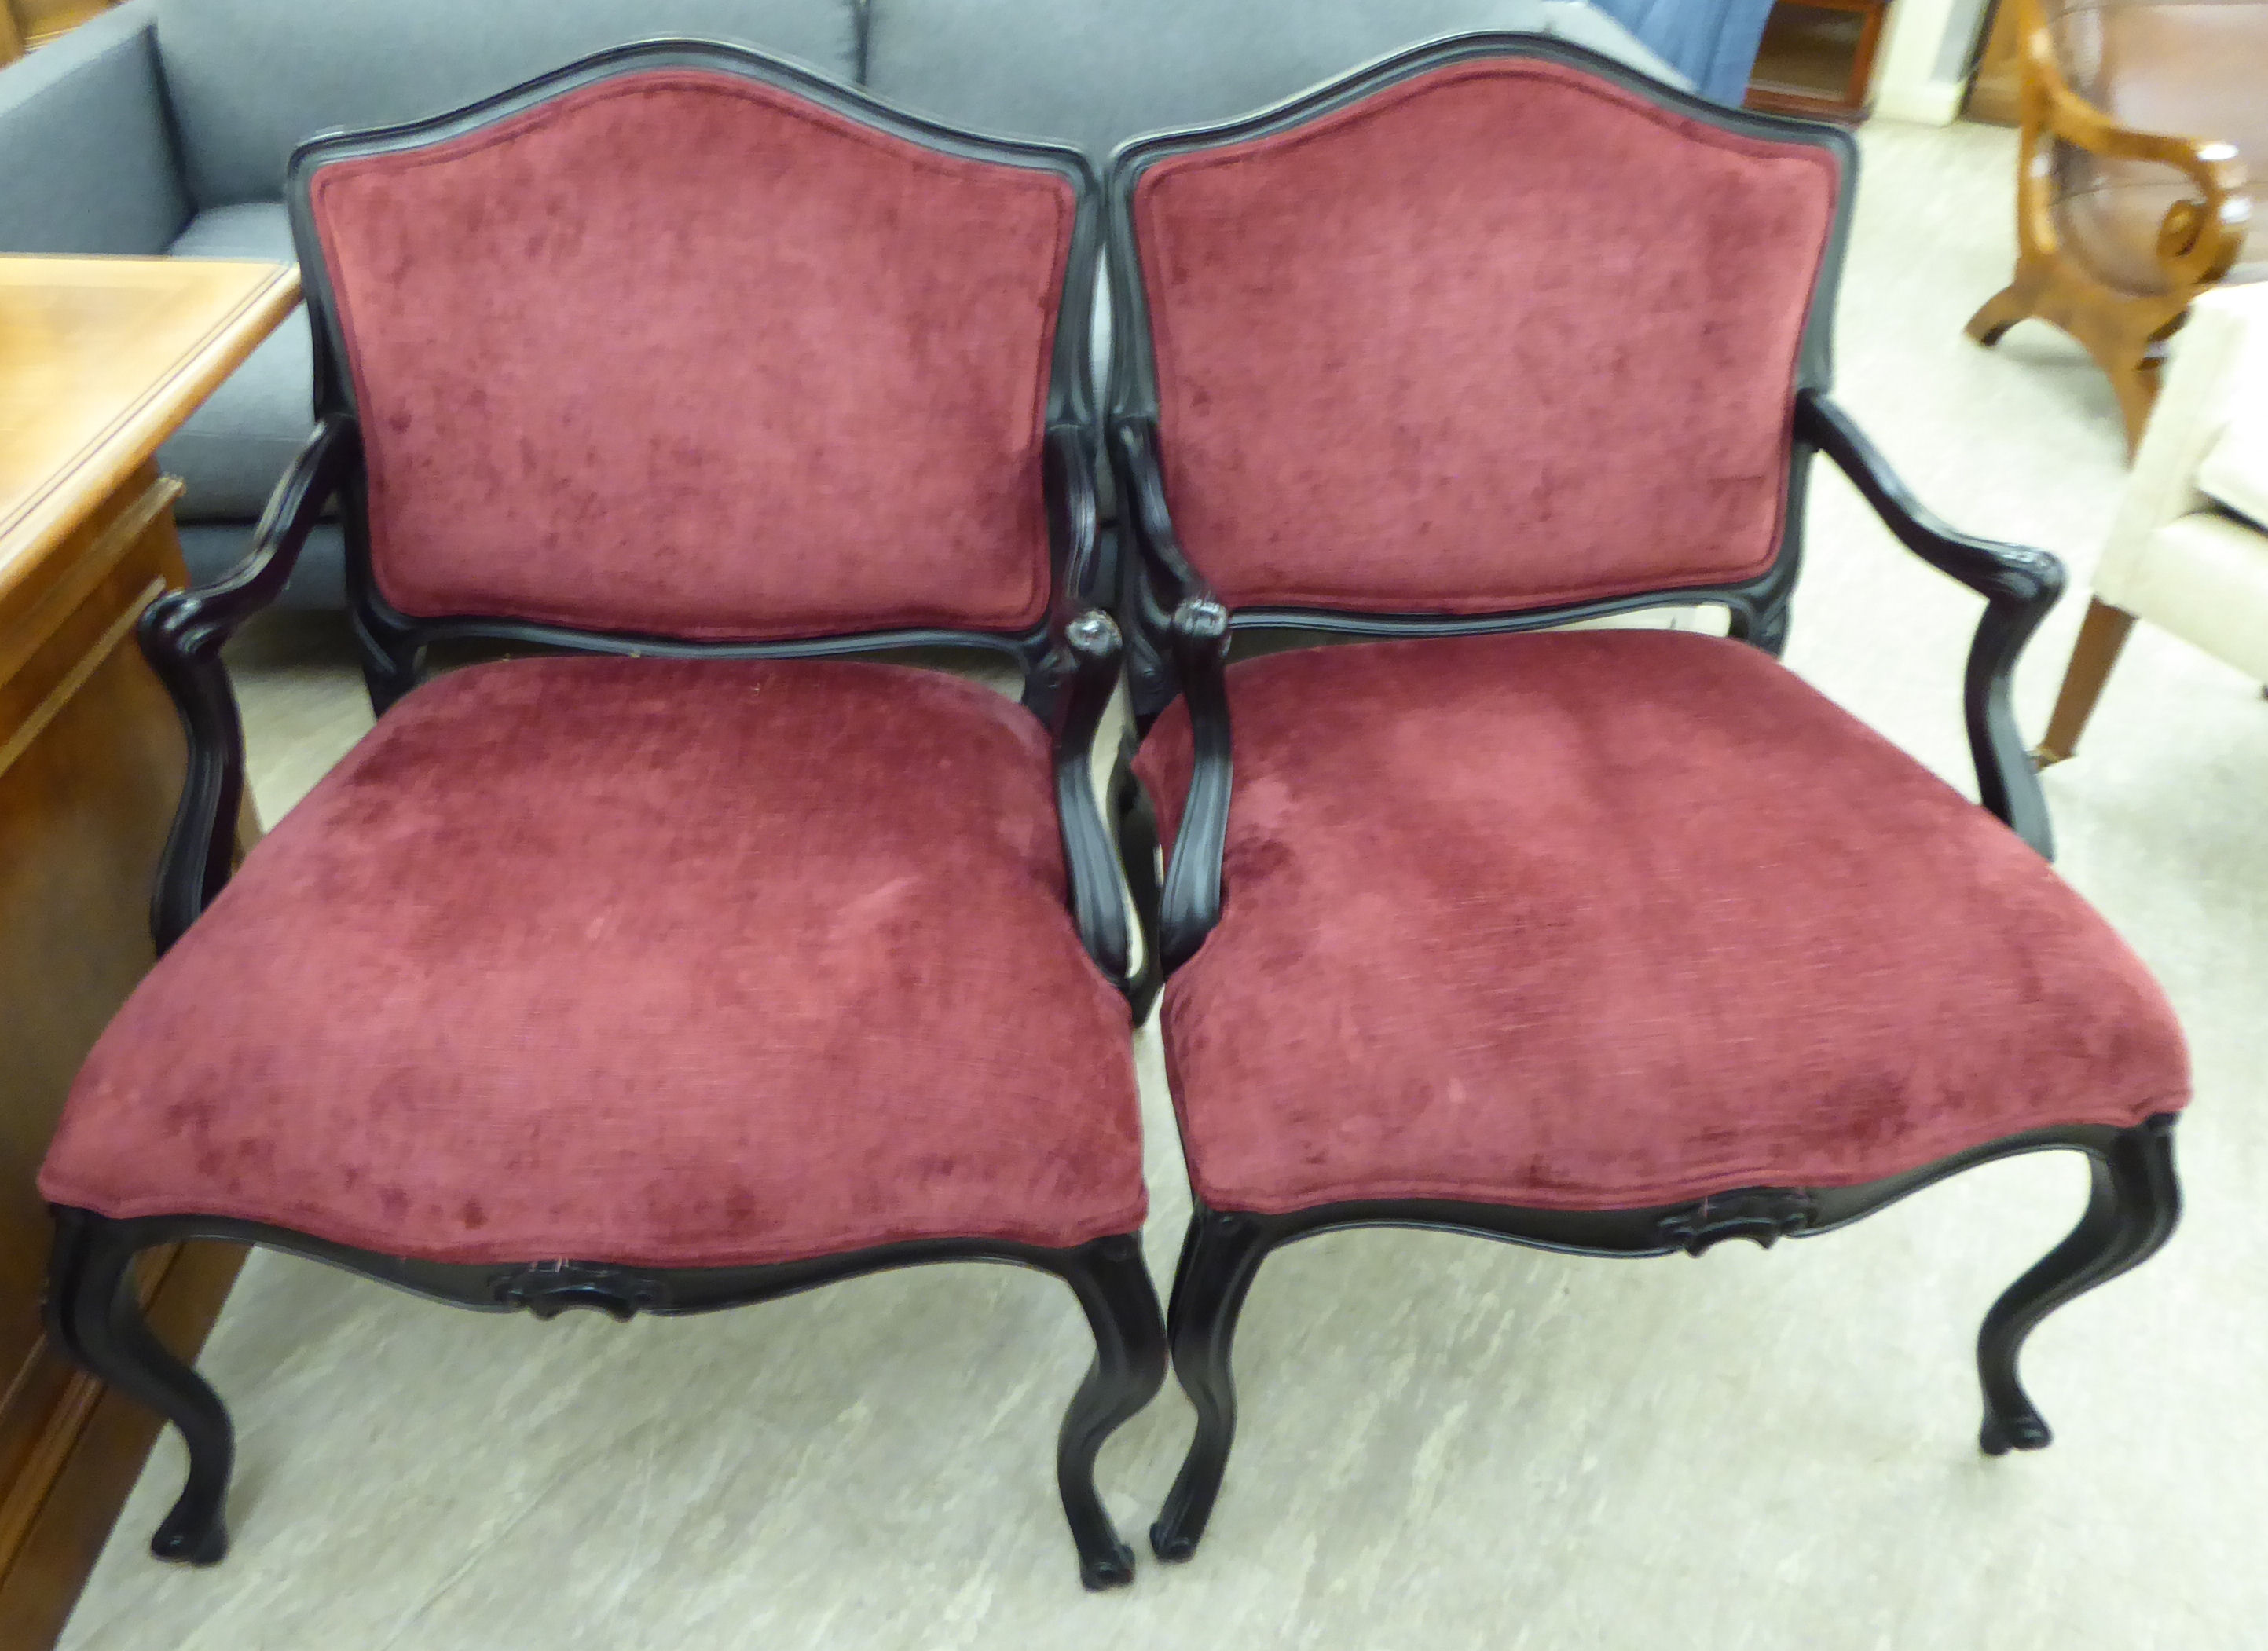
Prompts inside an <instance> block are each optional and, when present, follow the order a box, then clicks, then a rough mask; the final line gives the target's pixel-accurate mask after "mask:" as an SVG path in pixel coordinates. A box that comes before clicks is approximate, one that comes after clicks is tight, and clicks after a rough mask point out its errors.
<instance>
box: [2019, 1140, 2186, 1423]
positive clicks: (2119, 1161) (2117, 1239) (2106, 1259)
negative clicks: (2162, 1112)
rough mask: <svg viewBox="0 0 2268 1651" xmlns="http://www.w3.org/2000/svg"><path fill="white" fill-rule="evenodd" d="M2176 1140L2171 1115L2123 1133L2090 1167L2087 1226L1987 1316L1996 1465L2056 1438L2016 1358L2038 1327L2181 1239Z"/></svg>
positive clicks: (2078, 1228) (2083, 1224)
mask: <svg viewBox="0 0 2268 1651" xmlns="http://www.w3.org/2000/svg"><path fill="white" fill-rule="evenodd" d="M2173 1131H2174V1120H2173V1118H2172V1117H2171V1116H2170V1115H2168V1116H2162V1117H2158V1118H2153V1119H2148V1120H2147V1121H2146V1122H2144V1123H2141V1124H2138V1125H2137V1126H2134V1127H2133V1128H2132V1129H2128V1130H2123V1131H2121V1132H2120V1133H2119V1134H2118V1136H2117V1139H2116V1140H2115V1141H2113V1142H2112V1144H2111V1147H2110V1151H2109V1152H2107V1153H2106V1154H2104V1155H2103V1156H2102V1157H2099V1158H2095V1159H2092V1160H2090V1167H2091V1169H2092V1171H2093V1185H2092V1188H2091V1189H2090V1191H2089V1193H2088V1200H2087V1213H2086V1214H2084V1215H2082V1216H2080V1222H2079V1225H2078V1226H2076V1227H2074V1228H2073V1229H2072V1231H2071V1236H2069V1237H2067V1238H2066V1239H2065V1240H2064V1241H2063V1242H2062V1243H2061V1244H2058V1245H2057V1246H2056V1247H2055V1248H2054V1249H2053V1250H2051V1251H2049V1252H2048V1253H2047V1255H2046V1256H2045V1257H2043V1258H2042V1259H2041V1260H2040V1261H2039V1262H2038V1263H2037V1264H2036V1266H2033V1268H2032V1269H2031V1271H2029V1273H2025V1274H2024V1276H2023V1277H2021V1278H2020V1279H2018V1280H2016V1281H2015V1283H2014V1284H2013V1285H2011V1286H2010V1287H2009V1288H2008V1290H2007V1294H2006V1295H2002V1296H2001V1297H2000V1299H1999V1301H1997V1302H1994V1303H1993V1304H1992V1311H1991V1312H1989V1313H1987V1314H1986V1315H1985V1327H1984V1329H1983V1330H1982V1331H1981V1332H1979V1333H1978V1335H1977V1375H1978V1376H1979V1378H1980V1379H1981V1380H1982V1381H1983V1383H1984V1387H1985V1426H1984V1428H1983V1431H1982V1432H1981V1433H1980V1434H1979V1435H1978V1436H1977V1443H1978V1445H1979V1446H1981V1447H1982V1448H1983V1449H1984V1451H1985V1454H1986V1455H1987V1456H1996V1457H1997V1456H2000V1455H2002V1454H2004V1453H2005V1452H2007V1451H2009V1450H2037V1449H2042V1448H2043V1447H2044V1446H2046V1445H2047V1443H2048V1442H2050V1441H2051V1439H2052V1438H2053V1437H2054V1435H2052V1434H2051V1432H2050V1431H2049V1429H2048V1425H2047V1423H2046V1422H2045V1421H2044V1420H2042V1419H2041V1416H2040V1413H2039V1412H2038V1410H2036V1408H2034V1406H2033V1405H2032V1401H2031V1399H2030V1398H2029V1397H2027V1396H2026V1394H2025V1392H2024V1389H2023V1384H2022V1383H2021V1382H2019V1381H2018V1380H2017V1379H2016V1355H2017V1354H2020V1353H2021V1352H2022V1351H2023V1346H2024V1339H2025V1338H2026V1337H2028V1336H2029V1335H2030V1334H2031V1333H2032V1331H2033V1329H2034V1327H2036V1325H2037V1324H2039V1322H2040V1321H2041V1320H2042V1319H2043V1318H2045V1317H2047V1316H2048V1315H2049V1314H2050V1313H2051V1312H2053V1311H2055V1310H2056V1309H2057V1308H2058V1307H2060V1306H2062V1305H2063V1304H2064V1303H2065V1302H2068V1301H2070V1300H2072V1299H2073V1297H2075V1296H2079V1295H2084V1294H2085V1293H2086V1292H2087V1291H2088V1290H2091V1289H2093V1288H2095V1286H2096V1285H2098V1284H2102V1283H2105V1282H2107V1281H2108V1280H2111V1279H2115V1278H2117V1276H2118V1275H2119V1274H2120V1273H2124V1272H2126V1271H2127V1270H2128V1269H2130V1268H2132V1267H2137V1266H2140V1265H2141V1264H2142V1263H2143V1262H2145V1261H2147V1260H2148V1259H2149V1258H2150V1257H2151V1256H2152V1255H2153V1254H2154V1253H2155V1252H2156V1251H2157V1249H2158V1247H2159V1246H2160V1245H2161V1244H2164V1243H2165V1242H2166V1240H2167V1239H2168V1238H2169V1236H2172V1234H2173V1230H2174V1224H2175V1222H2177V1221H2179V1220H2180V1219H2181V1210H2182V1198H2181V1186H2180V1184H2179V1183H2178V1182H2177V1181H2176V1179H2175V1178H2174V1139H2173Z"/></svg>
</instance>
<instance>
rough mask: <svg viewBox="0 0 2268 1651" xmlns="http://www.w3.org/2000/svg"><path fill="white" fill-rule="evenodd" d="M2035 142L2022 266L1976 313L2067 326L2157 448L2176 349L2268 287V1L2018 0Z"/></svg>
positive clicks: (2025, 175) (2021, 183)
mask: <svg viewBox="0 0 2268 1651" xmlns="http://www.w3.org/2000/svg"><path fill="white" fill-rule="evenodd" d="M2006 4H2008V5H2011V6H2014V8H2015V27H2016V50H2017V55H2018V59H2019V62H2020V65H2021V77H2022V79H2021V85H2022V92H2021V97H2022V115H2021V121H2022V128H2023V134H2022V142H2021V148H2020V149H2019V150H2018V151H2017V158H2016V247H2017V251H2016V268H2015V274H2014V276H2013V277H2012V278H2011V280H2010V281H2009V283H2008V284H2007V286H2006V287H2004V288H2002V289H2001V290H1999V292H1997V293H1995V294H1994V295H1993V296H1992V297H1991V298H1989V299H1987V300H1986V301H1985V305H1984V307H1983V308H1981V309H1979V310H1978V311H1977V313H1976V314H1975V315H1973V316H1971V317H1970V319H1969V326H1968V332H1969V335H1970V337H1971V338H1974V339H1975V340H1977V341H1978V342H1979V343H1982V344H1988V345H1989V344H1996V343H1998V342H1999V340H2000V335H2001V334H2003V333H2006V332H2007V330H2008V329H2009V328H2010V327H2014V325H2015V324H2016V323H2017V322H2018V321H2021V320H2023V319H2027V318H2028V317H2033V316H2036V317H2038V318H2039V319H2041V320H2043V321H2052V322H2053V323H2055V325H2056V326H2058V327H2061V328H2063V330H2064V331H2065V332H2066V333H2068V334H2071V335H2072V337H2073V338H2074V339H2076V340H2078V341H2079V342H2080V344H2081V345H2082V346H2084V347H2085V349H2086V350H2087V352H2088V355H2090V356H2094V357H2095V364H2096V365H2097V366H2099V367H2101V368H2102V371H2103V372H2104V374H2105V375H2106V376H2107V377H2108V378H2110V387H2111V389H2112V391H2113V392H2114V393H2116V394H2117V398H2118V411H2119V414H2120V415H2121V417H2122V418H2123V419H2124V422H2125V425H2126V445H2127V449H2128V451H2132V450H2133V449H2135V448H2137V447H2139V445H2140V444H2141V441H2142V431H2143V428H2144V426H2145V425H2146V424H2147V422H2148V420H2149V416H2150V407H2151V405H2152V403H2153V402H2154V401H2155V400H2156V399H2157V394H2158V380H2159V377H2160V374H2161V371H2162V369H2163V367H2164V364H2165V357H2166V341H2167V340H2168V339H2169V337H2170V336H2172V334H2174V333H2175V332H2176V331H2177V330H2178V329H2179V328H2180V327H2181V325H2182V323H2183V319H2185V318H2186V317H2187V315H2188V313H2189V310H2190V306H2191V304H2193V303H2194V302H2195V301H2196V300H2197V297H2198V295H2199V294H2200V293H2203V292H2205V291H2207V290H2210V289H2212V288H2213V287H2214V286H2215V285H2218V284H2222V283H2228V284H2242V283H2255V282H2259V281H2263V280H2268V202H2264V200H2263V195H2262V190H2261V178H2260V172H2261V169H2262V168H2263V167H2268V0H2204V4H2182V3H2179V0H2176V4H2167V3H2166V0H2006Z"/></svg>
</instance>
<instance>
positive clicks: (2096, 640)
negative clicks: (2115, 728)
mask: <svg viewBox="0 0 2268 1651" xmlns="http://www.w3.org/2000/svg"><path fill="white" fill-rule="evenodd" d="M2133 628H2134V616H2133V615H2132V613H2128V612H2126V610H2125V609H2124V608H2117V607H2113V606H2111V605H2110V603H2108V602H2105V601H2104V600H2102V598H2100V597H2097V598H2095V599H2094V600H2093V601H2091V602H2089V603H2088V605H2087V618H2086V620H2084V621H2082V622H2081V623H2080V627H2079V641H2078V642H2076V643H2075V644H2074V645H2073V648H2072V650H2071V664H2069V665H2068V666H2066V668H2065V670H2064V673H2063V691H2062V692H2061V693H2058V694H2057V695H2056V706H2055V714H2054V715H2052V716H2051V717H2049V718H2048V731H2047V737H2045V738H2043V739H2042V740H2041V741H2040V743H2039V745H2038V747H2037V748H2036V750H2035V751H2034V752H2032V766H2033V767H2036V768H2045V767H2050V766H2051V765H2053V764H2055V763H2058V762H2061V761H2063V760H2064V759H2066V758H2067V757H2069V756H2070V755H2071V754H2072V753H2073V752H2074V751H2076V750H2077V749H2078V748H2079V737H2080V732H2081V731H2082V730H2084V729H2085V728H2086V727H2087V719H2088V717H2090V716H2092V715H2095V701H2097V700H2098V699H2101V698H2102V685H2103V684H2104V683H2105V682H2107V681H2109V680H2110V667H2111V666H2113V665H2115V664H2117V663H2118V650H2119V649H2122V648H2124V646H2125V645H2126V636H2127V633H2128V632H2130V631H2132V629H2133Z"/></svg>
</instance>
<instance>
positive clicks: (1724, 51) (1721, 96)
mask: <svg viewBox="0 0 2268 1651" xmlns="http://www.w3.org/2000/svg"><path fill="white" fill-rule="evenodd" d="M1592 4H1594V5H1596V6H1597V7H1598V8H1599V10H1600V11H1604V12H1605V13H1606V14H1607V15H1608V16H1609V17H1611V18H1614V19H1615V20H1616V22H1617V23H1620V24H1621V25H1622V26H1624V28H1626V29H1628V30H1629V31H1630V32H1631V33H1632V34H1635V35H1636V36H1638V39H1639V40H1642V41H1643V42H1645V43H1646V45H1647V46H1649V47H1651V48H1653V49H1654V50H1655V51H1656V52H1659V53H1660V54H1661V55H1662V56H1663V57H1665V58H1667V59H1668V61H1669V62H1671V63H1672V64H1674V65H1675V67H1677V68H1678V69H1680V70H1683V72H1684V73H1685V74H1687V75H1688V76H1690V77H1691V78H1692V81H1693V84H1694V88H1695V90H1697V92H1700V94H1701V95H1702V96H1703V97H1705V98H1713V99H1716V100H1717V101H1718V102H1719V103H1728V104H1732V105H1734V106H1735V107H1737V106H1739V104H1740V102H1741V99H1742V98H1744V97H1746V96H1747V95H1748V90H1749V74H1750V73H1751V72H1753V71H1754V70H1755V69H1756V47H1757V45H1758V44H1759V43H1760V42H1761V41H1762V40H1763V39H1764V19H1765V18H1767V17H1769V16H1771V9H1772V0H1592Z"/></svg>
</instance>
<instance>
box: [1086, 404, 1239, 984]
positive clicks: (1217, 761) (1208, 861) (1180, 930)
mask: <svg viewBox="0 0 2268 1651" xmlns="http://www.w3.org/2000/svg"><path fill="white" fill-rule="evenodd" d="M1111 439H1112V442H1113V444H1114V449H1113V456H1114V457H1115V458H1116V459H1117V461H1118V478H1119V496H1120V498H1121V499H1122V501H1123V503H1124V504H1125V505H1126V506H1127V507H1129V508H1128V515H1129V516H1130V518H1131V524H1132V527H1133V532H1134V542H1135V544H1136V546H1137V547H1138V549H1139V552H1140V554H1141V557H1142V567H1143V571H1144V573H1145V576H1146V578H1145V585H1146V586H1148V587H1149V588H1150V589H1151V590H1152V592H1153V593H1154V595H1155V597H1156V598H1157V600H1158V603H1159V605H1160V606H1162V607H1165V608H1167V610H1168V613H1167V621H1166V635H1165V644H1166V653H1167V657H1169V659H1170V660H1171V661H1172V664H1173V667H1174V674H1175V678H1176V679H1177V680H1178V682H1179V684H1180V686H1181V690H1182V699H1183V700H1184V701H1185V702H1186V703H1187V705H1188V707H1189V736H1190V744H1191V765H1190V769H1189V795H1188V796H1187V797H1186V798H1185V799H1184V800H1183V801H1182V815H1181V820H1180V823H1179V824H1178V825H1177V826H1176V827H1175V832H1174V852H1173V856H1172V859H1171V860H1170V861H1169V862H1168V863H1167V867H1166V884H1165V888H1164V891H1163V892H1162V894H1161V895H1160V911H1159V917H1158V950H1159V953H1160V962H1161V963H1162V964H1163V965H1164V966H1165V968H1166V969H1167V971H1168V972H1170V971H1172V970H1175V969H1177V968H1179V967H1181V965H1182V964H1184V963H1186V962H1188V961H1189V958H1191V957H1192V956H1193V955H1195V953H1196V951H1197V948H1198V947H1199V946H1201V945H1203V944H1204V937H1205V936H1207V935H1209V934H1211V932H1212V930H1213V926H1214V925H1215V924H1217V923H1219V921H1220V894H1221V856H1222V854H1223V852H1224V851H1225V849H1226V846H1227V840H1228V796H1229V782H1230V778H1231V766H1230V760H1229V729H1228V683H1227V678H1226V666H1227V662H1228V635H1229V625H1228V609H1227V607H1226V605H1225V604H1223V603H1222V601H1221V600H1220V598H1219V597H1217V596H1215V595H1214V594H1213V591H1212V587H1211V585H1209V584H1207V583H1205V581H1204V575H1202V574H1200V573H1199V572H1197V569H1195V568H1193V567H1192V566H1190V565H1189V559H1188V558H1187V557H1186V556H1184V555H1183V554H1182V547H1181V541H1180V539H1178V538H1177V537H1176V536H1175V532H1174V522H1173V517H1172V514H1171V513H1170V512H1169V511H1168V510H1167V507H1166V484H1165V477H1164V473H1163V472H1162V470H1161V469H1160V466H1159V463H1158V427H1157V425H1156V424H1155V423H1154V422H1152V421H1151V420H1149V419H1145V418H1122V419H1118V420H1115V421H1114V422H1112V425H1111Z"/></svg>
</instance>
